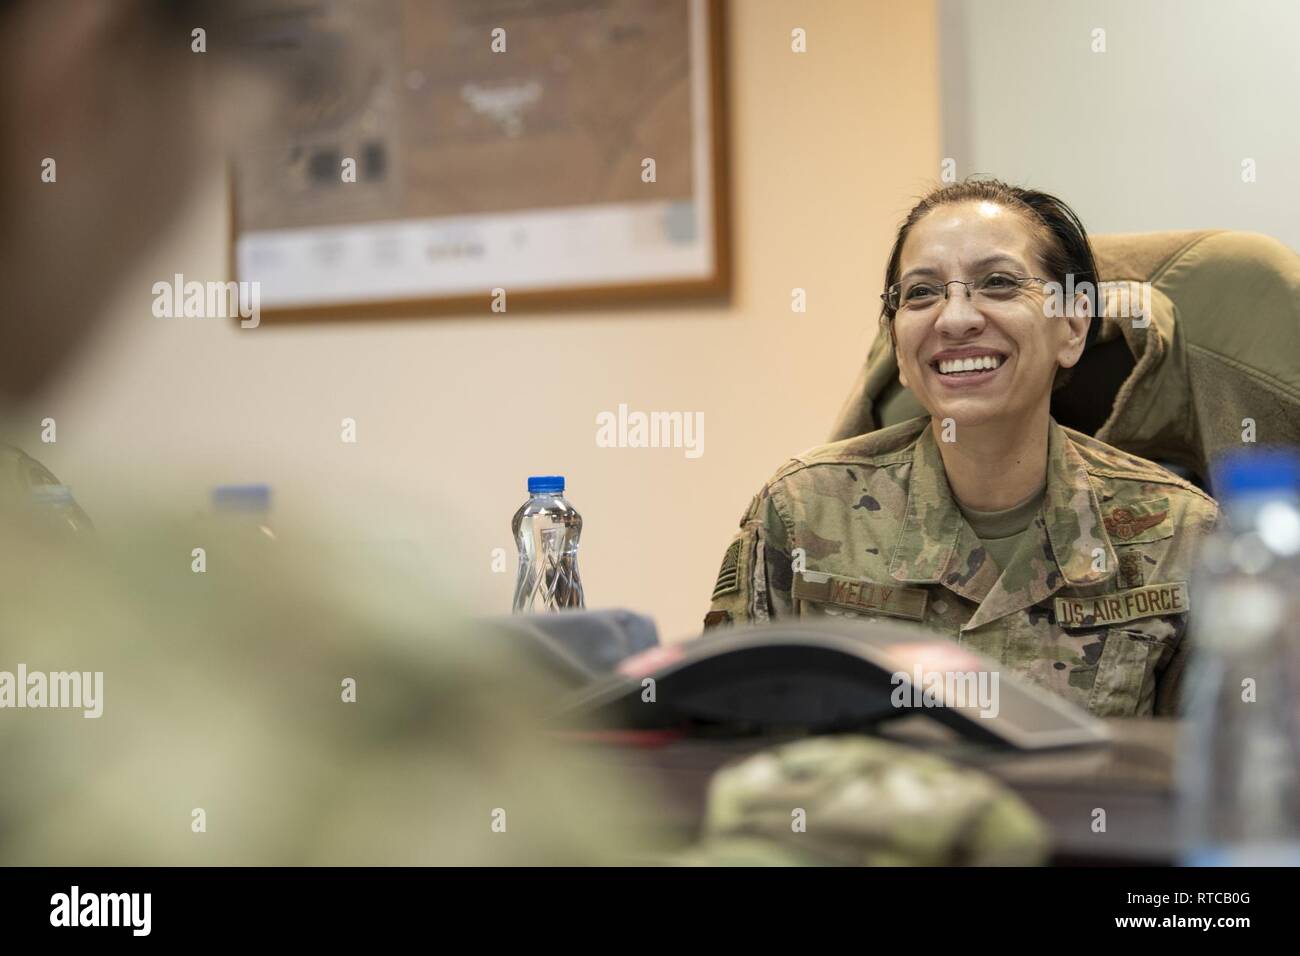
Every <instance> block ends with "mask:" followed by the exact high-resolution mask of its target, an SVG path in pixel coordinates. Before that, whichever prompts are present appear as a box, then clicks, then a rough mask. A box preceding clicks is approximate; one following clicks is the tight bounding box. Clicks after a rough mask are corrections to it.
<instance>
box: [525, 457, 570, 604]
mask: <svg viewBox="0 0 1300 956" xmlns="http://www.w3.org/2000/svg"><path fill="white" fill-rule="evenodd" d="M512 527H513V529H514V533H515V544H516V545H517V546H518V548H519V574H518V577H516V579H515V600H514V612H515V613H516V614H528V613H532V612H535V611H559V610H564V609H567V608H580V607H583V606H584V604H583V598H582V581H581V579H580V578H579V577H578V538H579V537H580V536H581V534H582V516H581V515H579V514H578V512H577V511H575V510H574V507H573V505H571V504H570V503H569V501H568V499H566V498H565V497H564V478H563V477H562V476H560V475H536V476H533V477H531V478H529V479H528V500H527V501H525V502H524V504H523V507H521V508H520V509H519V510H518V511H516V512H515V517H514V521H513V522H512Z"/></svg>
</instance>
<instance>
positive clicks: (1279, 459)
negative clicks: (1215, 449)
mask: <svg viewBox="0 0 1300 956" xmlns="http://www.w3.org/2000/svg"><path fill="white" fill-rule="evenodd" d="M1210 482H1211V485H1212V486H1213V487H1212V489H1211V491H1212V493H1213V494H1214V496H1215V497H1216V498H1223V499H1227V498H1235V497H1238V496H1241V495H1257V494H1269V493H1271V492H1277V493H1281V494H1285V495H1294V494H1296V492H1297V491H1300V454H1297V453H1296V451H1295V450H1293V449H1290V448H1258V449H1253V450H1244V449H1243V450H1241V451H1230V452H1227V453H1226V454H1224V455H1222V456H1221V457H1220V458H1219V459H1218V460H1216V461H1215V462H1214V465H1213V466H1212V467H1211V469H1210Z"/></svg>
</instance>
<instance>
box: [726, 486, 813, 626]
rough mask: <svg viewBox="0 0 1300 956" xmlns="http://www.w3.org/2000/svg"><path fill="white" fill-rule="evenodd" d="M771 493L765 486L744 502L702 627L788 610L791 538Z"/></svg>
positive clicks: (751, 620) (759, 620)
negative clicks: (747, 503) (742, 514)
mask: <svg viewBox="0 0 1300 956" xmlns="http://www.w3.org/2000/svg"><path fill="white" fill-rule="evenodd" d="M792 540H793V534H792V533H791V531H790V529H789V526H788V524H787V520H786V518H785V517H784V516H783V515H782V513H781V509H780V504H779V500H778V496H777V493H776V492H774V490H773V488H772V486H771V485H769V486H767V487H765V488H764V489H763V490H762V491H760V492H759V493H758V494H757V495H755V496H754V498H753V500H752V501H751V502H750V503H749V507H748V508H747V509H746V510H745V514H744V516H743V517H742V518H741V519H740V531H739V532H738V533H737V534H736V536H735V537H734V538H732V540H731V544H730V545H729V546H728V547H727V550H726V552H725V553H724V554H723V556H722V566H721V567H720V568H719V569H718V576H717V579H716V580H715V581H714V583H713V596H712V603H711V604H710V606H709V613H708V614H706V615H705V617H704V629H705V630H709V629H710V628H714V627H721V626H725V625H728V624H757V623H762V622H764V621H770V620H775V619H777V618H781V617H788V616H791V614H792V610H793V604H792V602H791V598H790V587H791V579H792V571H791V565H792V557H791V541H792Z"/></svg>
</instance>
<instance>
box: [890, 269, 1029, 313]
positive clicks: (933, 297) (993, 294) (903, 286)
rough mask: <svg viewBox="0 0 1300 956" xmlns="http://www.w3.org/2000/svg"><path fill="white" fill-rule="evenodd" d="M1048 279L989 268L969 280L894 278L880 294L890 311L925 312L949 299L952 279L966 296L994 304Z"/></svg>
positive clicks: (1008, 300) (1007, 300) (987, 303)
mask: <svg viewBox="0 0 1300 956" xmlns="http://www.w3.org/2000/svg"><path fill="white" fill-rule="evenodd" d="M1047 281H1048V280H1047V279H1040V278H1038V277H1037V276H1018V275H1013V274H1012V273H1010V272H990V273H989V274H988V275H985V276H981V277H980V278H978V279H974V280H972V281H970V282H966V281H964V280H962V279H950V280H948V281H947V282H939V281H938V280H937V279H924V278H918V279H909V280H907V281H906V282H895V283H894V284H893V285H891V286H890V287H889V290H888V291H887V292H885V293H884V294H882V295H881V296H880V298H881V299H882V300H883V301H884V303H885V306H886V308H887V309H888V310H889V313H890V314H891V315H893V314H894V313H895V312H908V313H917V314H924V313H926V312H929V311H932V310H935V309H938V308H940V307H941V306H940V303H942V302H946V301H947V300H948V287H949V286H951V285H952V284H953V283H954V282H955V283H957V284H959V285H964V286H965V287H966V298H968V299H970V298H972V297H973V298H974V299H976V300H977V301H978V302H979V303H980V304H981V305H985V306H996V305H998V304H1000V303H1006V302H1010V301H1012V300H1014V299H1017V298H1019V297H1020V294H1021V293H1022V292H1023V291H1024V290H1025V289H1026V288H1028V287H1029V286H1030V285H1031V284H1032V283H1035V282H1041V283H1046V282H1047Z"/></svg>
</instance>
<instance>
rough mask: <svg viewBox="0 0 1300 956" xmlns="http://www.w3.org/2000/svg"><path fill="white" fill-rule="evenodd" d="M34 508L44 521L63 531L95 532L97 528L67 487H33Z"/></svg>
mask: <svg viewBox="0 0 1300 956" xmlns="http://www.w3.org/2000/svg"><path fill="white" fill-rule="evenodd" d="M30 491H31V503H32V507H33V508H34V509H35V510H36V511H37V513H38V514H40V515H41V517H42V519H44V520H46V521H48V522H49V523H50V524H53V525H54V526H55V527H57V528H59V529H60V530H63V531H93V530H95V526H94V525H92V524H91V523H90V518H89V517H87V515H86V513H85V512H84V511H82V510H81V506H80V505H78V504H77V502H76V501H75V500H73V497H72V489H71V488H69V487H68V486H67V485H32V486H31V489H30Z"/></svg>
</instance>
